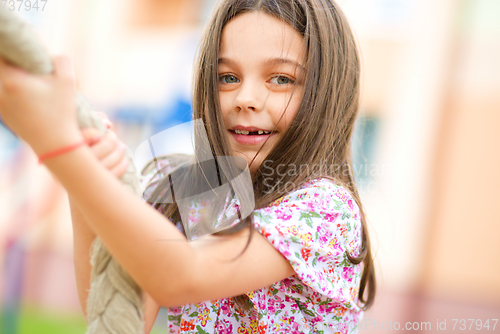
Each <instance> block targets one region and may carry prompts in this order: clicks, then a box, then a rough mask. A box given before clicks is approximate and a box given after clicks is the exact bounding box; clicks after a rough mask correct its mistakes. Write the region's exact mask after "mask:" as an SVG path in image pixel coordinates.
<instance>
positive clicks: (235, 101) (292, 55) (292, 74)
mask: <svg viewBox="0 0 500 334" xmlns="http://www.w3.org/2000/svg"><path fill="white" fill-rule="evenodd" d="M304 49H305V47H304V41H303V37H302V35H301V34H300V33H299V32H298V31H297V30H295V29H294V28H293V27H292V26H290V25H289V24H287V23H284V22H283V21H281V20H279V19H277V18H275V17H273V16H270V15H268V14H265V13H263V12H259V11H255V12H249V13H244V14H241V15H238V16H237V17H235V18H234V19H232V20H231V21H229V22H228V23H227V24H226V26H225V27H224V30H223V31H222V40H221V44H220V53H219V60H218V63H219V65H218V73H219V96H220V101H221V108H222V114H223V119H224V125H225V127H226V135H227V136H228V139H229V143H230V145H231V148H232V150H233V154H234V155H236V156H240V157H243V158H244V159H245V160H246V161H247V162H248V164H250V162H251V161H252V159H254V157H255V156H256V154H257V152H258V151H259V149H260V148H261V147H262V146H263V144H264V142H265V141H266V140H267V142H266V143H265V145H264V146H263V147H262V149H261V150H260V152H259V153H258V155H257V156H256V157H255V159H254V161H253V162H252V164H251V166H250V172H252V173H253V172H255V170H257V168H258V167H259V166H260V165H261V164H262V162H263V160H264V158H265V157H266V156H267V155H268V154H269V153H270V152H271V150H272V148H273V147H274V146H275V145H276V143H277V142H278V140H279V139H280V138H281V137H282V136H283V134H284V133H285V131H286V130H287V129H288V127H289V126H290V124H291V122H292V120H293V118H294V117H295V114H296V113H297V110H298V108H299V105H300V102H301V100H302V96H303V84H302V82H300V81H299V77H300V76H301V74H304V72H303V71H305V69H304V68H303V64H302V60H303V58H304V57H303V56H304Z"/></svg>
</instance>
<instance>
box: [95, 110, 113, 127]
mask: <svg viewBox="0 0 500 334" xmlns="http://www.w3.org/2000/svg"><path fill="white" fill-rule="evenodd" d="M94 114H95V115H97V116H98V117H99V118H100V119H101V121H102V122H103V123H104V125H106V127H107V128H108V129H113V123H111V121H110V120H109V118H108V115H106V114H105V113H103V112H100V111H94Z"/></svg>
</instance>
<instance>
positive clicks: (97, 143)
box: [82, 113, 129, 178]
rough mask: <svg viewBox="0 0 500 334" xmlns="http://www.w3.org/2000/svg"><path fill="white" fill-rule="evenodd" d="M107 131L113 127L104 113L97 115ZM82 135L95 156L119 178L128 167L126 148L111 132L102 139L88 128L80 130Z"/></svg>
mask: <svg viewBox="0 0 500 334" xmlns="http://www.w3.org/2000/svg"><path fill="white" fill-rule="evenodd" d="M97 114H98V116H99V117H101V119H102V121H103V122H104V124H106V126H107V127H108V129H110V130H111V129H112V127H113V125H112V124H111V122H110V121H109V119H108V117H107V116H106V114H104V113H97ZM82 135H83V137H84V138H85V139H87V140H88V141H90V144H89V145H90V148H91V149H92V152H94V154H95V156H96V157H97V159H99V161H101V163H102V164H103V165H104V167H106V168H107V169H108V170H109V171H110V172H111V173H113V175H115V176H116V177H117V178H121V177H122V176H123V174H125V172H126V170H127V167H128V163H129V162H128V159H127V158H126V156H125V151H126V148H127V147H126V146H125V144H123V143H122V142H121V141H120V140H119V139H118V138H117V137H116V134H115V133H114V132H113V131H109V132H108V133H107V134H106V135H104V136H103V137H101V136H100V134H99V132H98V131H97V130H96V129H92V128H88V129H83V130H82Z"/></svg>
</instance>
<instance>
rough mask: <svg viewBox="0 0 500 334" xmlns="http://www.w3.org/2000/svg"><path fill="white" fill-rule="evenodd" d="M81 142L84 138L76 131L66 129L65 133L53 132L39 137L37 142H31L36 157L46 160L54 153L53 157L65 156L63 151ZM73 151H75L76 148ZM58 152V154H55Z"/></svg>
mask: <svg viewBox="0 0 500 334" xmlns="http://www.w3.org/2000/svg"><path fill="white" fill-rule="evenodd" d="M83 141H85V138H84V137H83V135H82V134H81V133H80V131H79V130H78V129H76V130H70V129H67V130H66V131H57V130H55V131H54V133H53V134H46V135H43V136H40V138H39V140H34V141H31V142H32V148H33V150H34V151H35V154H36V155H37V156H38V157H42V158H43V157H46V158H47V159H48V158H49V157H50V156H52V155H54V153H55V156H57V155H62V154H65V153H66V152H64V149H68V148H70V147H71V146H73V145H75V144H78V143H82V142H83ZM74 149H76V147H75V148H74ZM69 151H71V150H69ZM69 151H67V152H69ZM58 152H60V153H59V154H57V153H58ZM55 156H54V157H55Z"/></svg>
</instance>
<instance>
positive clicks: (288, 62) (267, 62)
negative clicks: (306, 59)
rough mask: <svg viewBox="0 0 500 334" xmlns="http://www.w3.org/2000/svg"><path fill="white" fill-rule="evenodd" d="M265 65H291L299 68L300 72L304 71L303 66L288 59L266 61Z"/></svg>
mask: <svg viewBox="0 0 500 334" xmlns="http://www.w3.org/2000/svg"><path fill="white" fill-rule="evenodd" d="M266 64H268V65H281V64H289V65H293V66H295V67H299V68H300V69H301V70H302V71H305V68H304V66H302V65H301V64H299V63H298V62H296V61H295V60H292V59H288V58H271V59H269V60H268V61H266Z"/></svg>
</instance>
